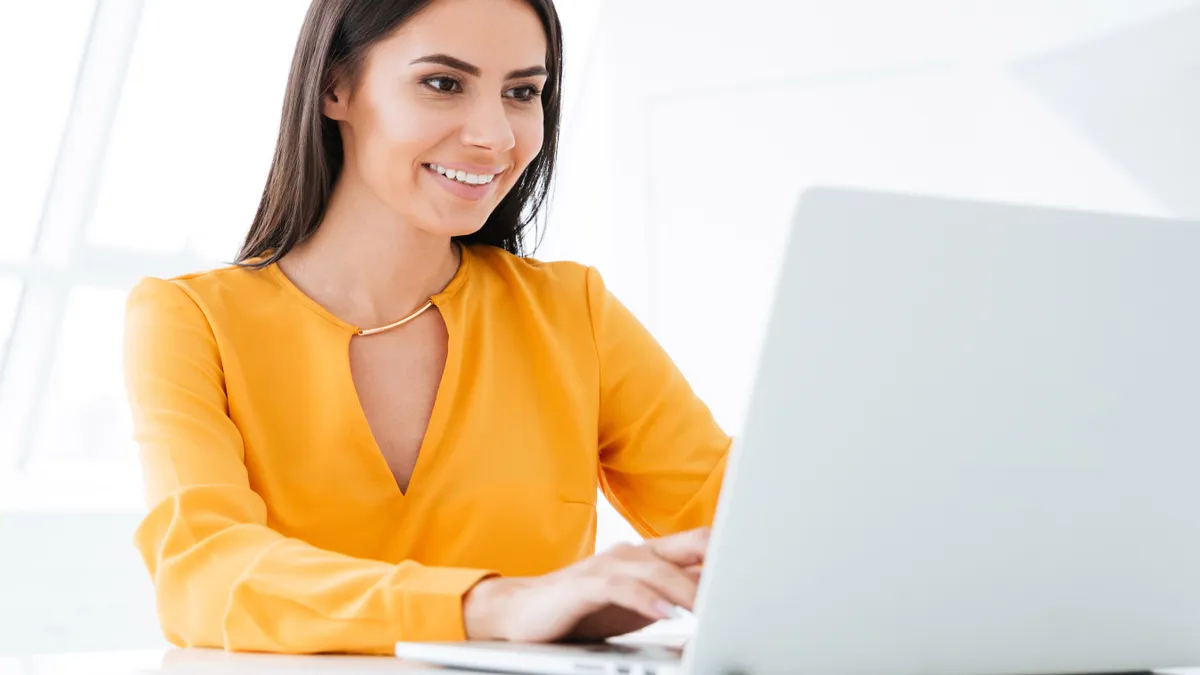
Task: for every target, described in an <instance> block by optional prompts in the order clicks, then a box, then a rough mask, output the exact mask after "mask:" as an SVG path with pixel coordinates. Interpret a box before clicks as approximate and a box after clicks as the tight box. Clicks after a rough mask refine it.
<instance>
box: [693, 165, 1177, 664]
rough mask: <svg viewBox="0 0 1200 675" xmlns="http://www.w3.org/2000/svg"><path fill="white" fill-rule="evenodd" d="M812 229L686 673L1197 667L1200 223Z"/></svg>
mask: <svg viewBox="0 0 1200 675" xmlns="http://www.w3.org/2000/svg"><path fill="white" fill-rule="evenodd" d="M795 218H796V220H795V225H794V230H793V233H792V236H791V240H790V244H789V248H788V252H787V254H786V258H785V264H784V267H783V271H782V274H781V277H780V279H779V285H778V293H777V297H776V301H775V309H774V314H773V317H772V321H771V325H770V328H769V331H768V335H767V338H766V341H765V344H764V347H763V351H762V355H761V372H760V375H759V378H758V380H757V382H756V388H755V392H754V395H753V403H752V406H751V410H750V413H749V415H748V417H747V423H746V429H745V433H744V434H743V438H742V439H741V440H740V442H739V443H738V444H737V446H736V448H735V457H734V461H733V462H731V465H730V466H731V469H730V474H729V475H728V476H727V478H726V482H725V493H724V494H723V495H722V503H721V505H720V509H719V513H718V518H717V527H716V532H715V537H714V542H715V543H714V549H713V550H712V552H711V553H710V559H709V560H708V562H707V564H706V572H705V577H704V582H703V586H702V589H701V599H700V609H699V622H698V626H697V634H696V635H695V638H694V639H693V641H692V644H691V645H690V649H689V650H688V652H687V654H686V656H685V670H686V671H687V672H695V673H739V672H744V673H753V674H754V675H770V674H772V673H780V674H783V673H786V674H788V675H797V674H803V673H812V674H816V673H820V674H821V675H841V674H846V675H850V674H855V675H857V674H863V675H866V674H883V673H887V674H888V675H905V674H910V673H911V674H913V675H916V674H918V673H919V674H920V675H943V674H945V675H950V674H954V675H974V674H984V673H1066V672H1097V671H1120V670H1138V669H1146V668H1150V667H1165V666H1173V665H1187V664H1194V665H1200V489H1197V480H1198V479H1197V477H1200V226H1198V225H1197V224H1195V223H1186V222H1177V221H1168V220H1160V219H1151V218H1139V217H1127V216H1119V215H1098V214H1088V213H1075V212H1068V211H1061V210H1050V209H1040V208H1028V207H1018V206H1007V205H995V204H981V203H970V202H961V201H953V200H944V199H934V198H921V197H912V196H900V195H888V194H877V193H868V192H858V191H848V190H832V189H826V190H816V191H812V192H809V193H808V194H806V195H805V196H804V197H803V199H802V200H801V201H800V204H799V207H798V209H797V212H796V216H795Z"/></svg>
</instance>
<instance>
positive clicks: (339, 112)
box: [321, 74, 350, 122]
mask: <svg viewBox="0 0 1200 675" xmlns="http://www.w3.org/2000/svg"><path fill="white" fill-rule="evenodd" d="M349 104H350V87H349V86H348V83H347V82H346V78H344V77H342V76H341V75H340V74H337V75H335V76H334V77H333V84H332V86H330V87H329V88H328V89H326V90H325V96H324V97H322V100H321V112H322V114H324V115H325V116H326V117H328V118H329V119H331V120H335V121H338V122H341V121H343V120H345V119H346V117H347V115H348V113H349Z"/></svg>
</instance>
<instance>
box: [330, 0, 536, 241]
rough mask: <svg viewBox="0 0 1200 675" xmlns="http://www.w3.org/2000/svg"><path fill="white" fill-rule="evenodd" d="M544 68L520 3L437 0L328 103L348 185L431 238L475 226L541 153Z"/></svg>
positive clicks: (378, 47) (530, 14) (531, 22)
mask: <svg viewBox="0 0 1200 675" xmlns="http://www.w3.org/2000/svg"><path fill="white" fill-rule="evenodd" d="M545 61H546V37H545V33H544V31H543V29H542V24H541V22H540V20H539V19H538V16H537V14H536V13H535V11H534V10H533V8H532V7H530V6H529V5H528V4H526V3H525V2H524V1H523V0H434V2H433V3H431V4H430V5H429V6H428V7H426V8H425V9H424V10H423V11H421V12H420V13H418V14H417V15H416V16H415V17H413V18H412V19H410V20H409V21H408V22H407V23H405V24H404V25H402V26H400V27H399V28H398V29H397V30H396V31H395V32H393V33H392V34H391V35H390V36H389V37H387V38H385V39H384V40H381V41H380V42H377V43H376V44H375V45H374V46H373V47H372V49H371V51H370V52H369V53H368V55H367V58H366V61H365V63H364V65H363V68H362V70H361V72H360V73H359V75H358V78H357V81H356V82H353V83H351V82H339V83H338V84H337V85H336V86H335V88H334V90H333V91H332V92H331V94H330V95H329V96H327V97H326V99H325V102H324V108H325V110H324V112H325V115H326V116H327V117H330V118H332V119H335V120H337V121H338V123H339V124H338V125H339V127H340V129H341V133H342V142H343V147H344V149H345V160H346V161H345V167H344V169H343V174H342V180H343V181H353V182H356V183H358V185H357V186H356V187H358V188H363V189H365V190H366V191H368V192H369V193H370V194H371V195H372V196H373V197H374V198H375V199H376V200H378V201H379V202H380V203H382V204H384V205H385V206H386V208H388V209H390V210H391V211H393V212H394V213H395V214H396V215H397V216H399V217H400V218H401V219H402V221H403V222H405V223H408V224H411V225H412V226H414V227H417V228H420V229H422V230H425V231H427V232H429V233H432V234H437V235H441V236H459V235H464V234H470V233H472V232H474V231H476V230H478V229H479V228H480V227H482V226H483V224H484V222H485V221H486V220H487V218H488V215H489V214H491V212H492V210H493V209H495V207H496V205H497V204H499V203H500V200H501V199H502V198H503V197H504V195H505V194H507V193H508V191H509V190H510V189H512V187H513V185H514V184H515V183H516V181H517V179H518V178H519V177H520V176H521V173H522V172H523V171H524V170H525V167H527V166H528V165H529V163H530V162H531V161H533V159H534V157H535V156H536V155H537V153H538V152H539V151H540V150H541V147H542V135H543V129H542V102H541V97H540V94H541V91H542V88H543V87H544V86H545V84H546V79H547V76H546V69H545Z"/></svg>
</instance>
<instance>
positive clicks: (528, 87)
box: [421, 75, 542, 103]
mask: <svg viewBox="0 0 1200 675" xmlns="http://www.w3.org/2000/svg"><path fill="white" fill-rule="evenodd" d="M438 80H448V81H450V82H453V83H454V86H455V87H457V88H458V91H446V90H444V89H439V88H438V87H436V86H434V85H433V84H432V83H433V82H437V81H438ZM421 84H423V85H425V86H426V87H429V88H430V89H432V90H433V91H435V92H437V93H439V94H446V95H448V96H449V95H452V94H459V93H462V83H461V82H459V81H458V80H457V79H455V78H453V77H448V76H446V75H436V76H434V77H427V78H425V79H424V80H421ZM517 89H524V90H525V91H526V92H528V93H526V95H525V97H524V98H517V97H512V99H513V100H514V101H516V102H517V103H532V102H533V101H535V100H537V99H538V98H540V97H541V95H542V90H541V89H538V88H537V87H535V86H533V85H532V84H523V85H520V86H518V87H513V88H512V89H510V90H509V91H513V90H517Z"/></svg>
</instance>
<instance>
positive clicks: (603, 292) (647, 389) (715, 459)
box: [587, 268, 732, 537]
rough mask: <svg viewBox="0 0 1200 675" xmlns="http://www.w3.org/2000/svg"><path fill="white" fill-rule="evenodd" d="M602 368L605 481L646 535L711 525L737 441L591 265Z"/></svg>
mask: <svg viewBox="0 0 1200 675" xmlns="http://www.w3.org/2000/svg"><path fill="white" fill-rule="evenodd" d="M587 293H588V303H589V309H590V311H591V318H592V331H593V336H594V339H595V343H596V353H597V358H598V362H599V368H600V417H599V448H600V483H601V487H602V489H603V490H604V493H605V495H606V496H607V497H608V499H609V501H610V502H611V503H612V504H613V506H614V508H616V509H617V511H618V512H620V513H621V515H622V516H624V518H625V519H626V520H627V521H629V523H630V524H631V525H633V526H634V528H635V529H637V530H638V532H639V533H640V534H641V535H642V536H644V537H656V536H663V535H667V534H672V533H675V532H681V531H684V530H688V529H691V528H695V527H701V526H705V525H711V524H712V521H713V515H714V513H715V510H716V503H717V497H718V494H719V492H720V489H721V481H722V479H723V477H724V474H725V463H726V458H727V455H728V452H729V447H730V444H731V442H732V440H731V439H730V437H729V436H727V435H726V434H725V433H724V432H723V431H722V430H721V428H720V427H719V426H718V425H717V423H716V422H715V421H714V419H713V416H712V414H711V412H710V411H709V409H708V407H707V406H705V404H704V403H703V402H702V401H701V400H700V399H699V398H697V397H696V395H695V394H694V393H693V391H692V389H691V387H690V385H689V384H688V382H687V380H686V379H684V377H683V374H682V373H680V372H679V369H678V368H677V367H676V366H675V364H674V362H672V361H671V359H670V358H669V357H668V355H667V354H666V352H665V351H664V350H663V349H662V347H661V346H660V345H659V344H658V342H657V341H655V339H654V338H653V337H652V336H651V335H650V333H649V332H648V331H647V330H646V329H645V327H644V326H642V324H641V323H640V322H639V321H638V320H637V318H636V317H635V316H634V315H633V314H632V313H631V312H630V311H629V310H628V309H627V308H626V307H624V306H623V305H622V304H621V303H620V302H619V301H618V300H617V299H616V298H615V297H614V296H613V295H612V294H611V293H610V292H609V291H608V290H607V289H606V288H605V287H604V283H603V281H602V279H601V278H600V275H599V273H598V272H596V270H594V269H591V268H589V269H588V271H587Z"/></svg>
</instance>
